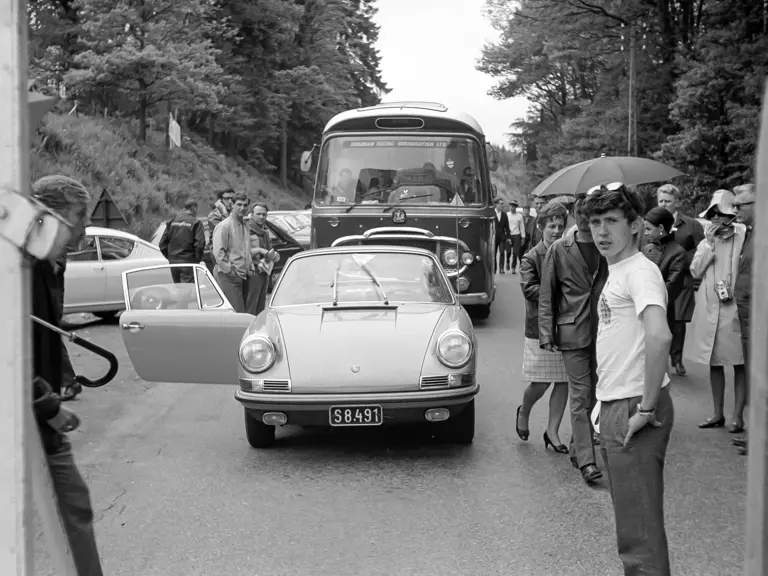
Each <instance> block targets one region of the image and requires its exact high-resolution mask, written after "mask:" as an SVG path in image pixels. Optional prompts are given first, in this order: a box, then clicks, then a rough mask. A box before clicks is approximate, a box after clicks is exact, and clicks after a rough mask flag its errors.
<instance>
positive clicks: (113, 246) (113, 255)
mask: <svg viewBox="0 0 768 576" xmlns="http://www.w3.org/2000/svg"><path fill="white" fill-rule="evenodd" d="M135 245H136V243H135V242H134V241H133V240H128V239H127V238H116V237H114V236H99V246H100V247H101V258H102V260H122V259H124V258H128V256H130V255H131V252H133V247H134V246H135Z"/></svg>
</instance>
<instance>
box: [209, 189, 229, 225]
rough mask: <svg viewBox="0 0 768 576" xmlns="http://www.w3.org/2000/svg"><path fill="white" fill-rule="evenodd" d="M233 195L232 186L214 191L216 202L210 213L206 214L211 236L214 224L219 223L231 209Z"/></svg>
mask: <svg viewBox="0 0 768 576" xmlns="http://www.w3.org/2000/svg"><path fill="white" fill-rule="evenodd" d="M234 196H235V191H234V190H232V188H225V189H224V190H219V191H218V192H217V193H216V203H215V204H214V206H213V210H211V213H210V214H208V229H209V230H210V231H211V237H213V231H214V230H215V229H216V226H218V225H219V224H221V222H222V221H223V220H224V219H225V218H226V217H227V216H229V214H230V212H231V211H232V201H233V199H234Z"/></svg>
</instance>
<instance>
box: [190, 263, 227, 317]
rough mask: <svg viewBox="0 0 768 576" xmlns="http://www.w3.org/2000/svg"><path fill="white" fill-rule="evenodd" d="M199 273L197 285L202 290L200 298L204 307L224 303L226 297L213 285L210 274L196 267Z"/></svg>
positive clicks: (212, 306) (213, 306) (196, 271)
mask: <svg viewBox="0 0 768 576" xmlns="http://www.w3.org/2000/svg"><path fill="white" fill-rule="evenodd" d="M195 273H196V274H197V285H198V288H199V290H200V300H201V301H202V303H203V308H218V307H219V306H223V305H224V299H223V298H222V297H221V294H219V292H218V291H217V290H216V288H215V287H214V286H213V283H212V282H211V281H210V279H209V277H208V275H207V274H206V273H205V272H204V271H203V270H201V269H200V268H196V269H195Z"/></svg>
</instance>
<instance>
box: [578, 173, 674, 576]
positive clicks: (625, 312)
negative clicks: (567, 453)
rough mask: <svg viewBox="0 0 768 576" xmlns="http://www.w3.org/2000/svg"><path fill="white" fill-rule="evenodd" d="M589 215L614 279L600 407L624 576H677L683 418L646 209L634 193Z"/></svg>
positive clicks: (605, 303) (599, 199)
mask: <svg viewBox="0 0 768 576" xmlns="http://www.w3.org/2000/svg"><path fill="white" fill-rule="evenodd" d="M582 210H583V212H584V213H585V214H586V215H587V217H588V218H589V225H590V228H591V229H592V237H593V238H594V239H595V243H596V245H597V248H598V250H600V253H601V254H602V255H603V256H604V257H605V258H606V260H607V261H608V269H609V273H608V280H607V282H606V283H605V287H604V288H603V290H602V293H601V294H600V305H599V316H600V325H599V330H598V334H597V371H598V375H599V379H598V383H597V399H598V400H599V401H600V416H599V424H600V438H601V442H600V452H601V454H602V457H603V462H604V464H605V471H606V473H607V476H608V485H609V487H610V491H611V499H612V501H613V510H614V516H615V520H616V541H617V545H618V552H619V557H620V558H621V561H622V563H623V565H624V574H625V575H626V576H651V575H653V576H670V574H671V569H670V563H669V546H668V543H667V535H666V530H665V527H664V460H665V458H666V453H667V446H668V445H669V438H670V435H671V433H672V426H673V424H674V417H675V411H674V406H673V404H672V397H671V395H670V394H669V388H668V384H669V376H668V375H667V358H668V357H669V347H670V344H671V342H672V334H671V332H670V330H669V327H668V325H667V312H666V308H667V289H666V287H665V285H664V279H663V278H662V276H661V272H660V270H659V268H658V267H657V266H656V265H655V264H653V262H651V261H650V260H649V259H648V258H646V257H645V256H644V255H643V254H642V253H641V252H640V251H639V249H638V244H639V242H638V236H639V235H640V234H641V233H642V228H643V221H642V219H641V217H640V214H642V212H643V202H642V200H641V199H640V197H639V196H638V195H637V194H636V193H634V192H630V191H628V190H627V189H626V188H625V187H624V186H621V188H619V189H617V190H608V189H606V188H601V189H599V190H598V191H596V192H594V193H593V194H591V195H589V196H587V200H586V202H585V203H584V206H583V207H582Z"/></svg>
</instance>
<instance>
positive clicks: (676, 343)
mask: <svg viewBox="0 0 768 576" xmlns="http://www.w3.org/2000/svg"><path fill="white" fill-rule="evenodd" d="M687 324H688V323H687V322H686V321H685V320H675V321H674V322H672V323H671V324H670V330H671V332H672V343H671V344H670V345H669V358H670V360H671V361H672V365H673V366H676V365H677V364H680V363H681V362H682V361H683V345H684V344H685V328H686V325H687Z"/></svg>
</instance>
